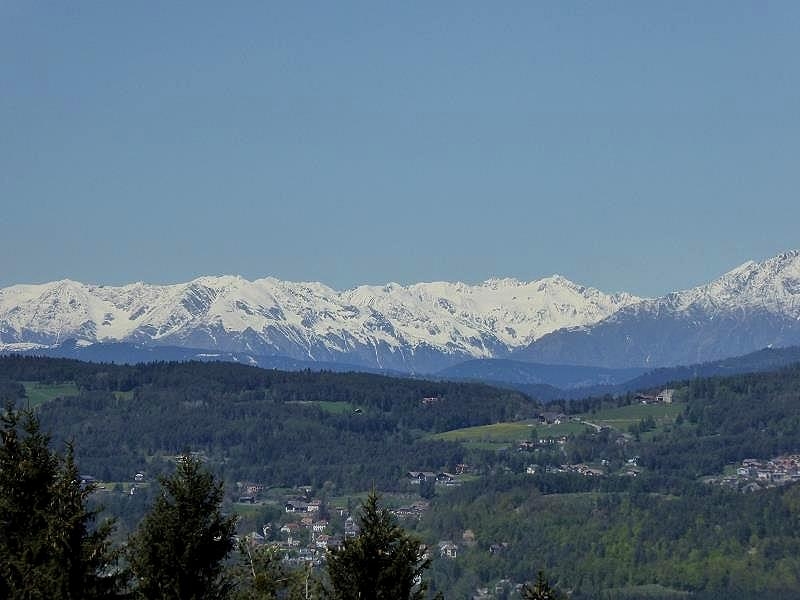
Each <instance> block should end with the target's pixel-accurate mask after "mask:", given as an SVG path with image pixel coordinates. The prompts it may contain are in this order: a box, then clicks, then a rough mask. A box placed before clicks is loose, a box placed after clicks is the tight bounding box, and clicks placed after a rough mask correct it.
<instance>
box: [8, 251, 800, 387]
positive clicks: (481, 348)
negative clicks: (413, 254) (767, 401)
mask: <svg viewBox="0 0 800 600" xmlns="http://www.w3.org/2000/svg"><path fill="white" fill-rule="evenodd" d="M66 339H75V340H77V341H78V343H79V344H93V343H98V342H129V343H132V344H138V345H150V346H179V347H185V348H197V349H212V350H214V351H220V352H240V353H251V354H257V355H260V356H283V357H287V358H289V359H292V360H299V361H310V362H323V363H347V364H351V365H354V366H356V367H363V368H372V369H380V370H395V371H402V372H408V373H435V372H437V371H440V370H441V369H444V368H447V367H449V366H452V365H455V364H457V363H460V362H463V361H464V360H469V359H484V358H511V359H513V360H520V361H526V362H539V363H546V364H568V365H581V366H593V367H603V368H655V367H662V366H673V365H679V364H693V363H698V362H704V361H708V360H715V359H719V358H724V357H725V356H734V355H741V354H746V353H747V352H751V351H754V350H757V349H759V348H763V347H765V346H769V345H775V346H790V345H795V344H800V252H799V251H797V250H792V251H788V252H784V253H782V254H779V255H777V256H775V257H772V258H770V259H767V260H765V261H763V262H760V263H759V262H754V261H748V262H746V263H744V264H742V265H740V266H739V267H736V268H734V269H732V270H730V271H728V272H727V273H725V274H723V275H722V276H721V277H719V278H717V279H715V280H713V281H712V282H710V283H708V284H705V285H701V286H696V287H694V288H690V289H688V290H682V291H677V292H672V293H670V294H666V295H664V296H660V297H657V298H639V297H636V296H634V295H632V294H629V293H626V292H622V293H617V294H608V293H605V292H602V291H600V290H597V289H595V288H591V287H586V286H583V285H580V284H578V283H574V282H572V281H570V280H569V279H566V278H564V277H562V276H559V275H553V276H551V277H545V278H542V279H538V280H534V281H530V282H524V281H520V280H517V279H513V278H505V279H488V280H486V281H484V282H483V283H480V284H475V285H470V284H464V283H460V282H454V283H453V282H444V281H440V282H430V283H416V284H410V285H406V286H403V285H400V284H396V283H388V284H386V285H383V286H379V285H362V286H358V287H355V288H351V289H349V290H345V291H342V292H340V291H336V290H334V289H333V288H331V287H328V286H326V285H324V284H322V283H316V282H288V281H282V280H279V279H276V278H274V277H265V278H261V279H256V280H254V281H248V280H246V279H244V278H242V277H239V276H232V275H225V276H219V277H215V276H203V277H198V278H196V279H194V280H192V281H189V282H186V283H179V284H169V285H151V284H146V283H143V282H137V283H133V284H129V285H126V286H103V285H92V284H83V283H80V282H75V281H72V280H68V279H65V280H60V281H56V282H51V283H45V284H31V285H15V286H10V287H7V288H3V289H0V350H30V349H35V348H37V347H39V348H44V347H52V346H57V345H58V344H59V343H61V342H62V341H64V340H66Z"/></svg>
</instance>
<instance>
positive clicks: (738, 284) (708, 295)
mask: <svg viewBox="0 0 800 600" xmlns="http://www.w3.org/2000/svg"><path fill="white" fill-rule="evenodd" d="M797 344H800V253H798V252H787V253H785V254H781V255H779V256H777V257H775V258H772V259H770V260H768V261H765V262H763V263H752V262H751V263H746V264H744V265H742V266H741V267H739V268H737V269H734V270H733V271H731V272H729V273H726V274H725V275H723V276H722V277H721V278H719V279H717V280H716V281H714V282H712V283H710V284H708V285H705V286H700V287H697V288H693V289H691V290H686V291H683V292H676V293H673V294H669V295H667V296H664V297H661V298H656V299H651V300H643V301H641V302H638V303H636V304H633V305H630V306H627V307H623V308H621V309H620V310H619V311H617V312H616V313H615V314H614V315H612V316H610V317H609V318H607V319H605V320H603V321H600V322H599V323H596V324H594V325H589V326H586V327H576V328H565V329H562V330H559V331H555V332H553V333H550V334H547V335H545V336H543V337H542V338H540V339H538V340H536V341H535V342H533V343H532V344H530V345H529V346H528V347H527V348H524V349H520V350H518V351H516V352H513V353H512V356H513V358H514V359H516V360H524V361H538V362H547V363H555V364H572V365H593V366H602V367H614V368H623V367H659V366H672V365H678V364H693V363H699V362H704V361H709V360H715V359H718V358H724V357H726V356H737V355H742V354H746V353H748V352H753V351H755V350H757V349H760V348H764V347H766V346H776V347H781V346H791V345H797Z"/></svg>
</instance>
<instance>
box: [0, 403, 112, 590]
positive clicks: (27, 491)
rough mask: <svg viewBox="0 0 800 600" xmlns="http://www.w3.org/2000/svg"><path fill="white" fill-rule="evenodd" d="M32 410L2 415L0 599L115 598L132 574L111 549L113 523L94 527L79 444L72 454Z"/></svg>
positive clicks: (9, 406)
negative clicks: (55, 445) (53, 443)
mask: <svg viewBox="0 0 800 600" xmlns="http://www.w3.org/2000/svg"><path fill="white" fill-rule="evenodd" d="M49 443H50V438H49V436H48V435H46V434H45V433H43V432H42V431H41V429H40V425H39V421H38V419H37V418H36V416H35V415H34V414H33V413H32V412H28V411H22V412H18V411H16V410H14V408H13V406H11V405H8V406H7V407H6V408H5V410H4V412H3V413H2V416H0V597H2V598H9V599H29V598H30V599H33V598H54V599H56V598H74V599H79V598H80V599H83V598H85V599H91V598H111V597H115V596H118V595H120V593H121V589H122V588H123V586H124V583H125V578H124V576H123V574H122V573H121V572H120V571H119V569H118V568H117V566H116V559H117V552H115V551H113V550H112V549H111V544H110V541H109V535H110V534H111V531H112V529H113V525H112V524H111V523H110V522H106V523H103V524H102V525H100V526H99V527H98V528H96V529H92V523H93V522H94V520H95V519H96V516H97V511H93V510H89V509H88V508H87V501H88V498H89V495H90V494H91V493H92V492H93V491H94V488H93V487H92V486H82V485H81V482H80V478H79V475H78V469H77V467H76V466H75V460H74V455H73V452H72V448H71V447H69V446H68V448H67V452H66V455H65V456H63V457H62V456H60V455H59V454H57V453H56V452H54V451H52V450H51V449H50V447H49Z"/></svg>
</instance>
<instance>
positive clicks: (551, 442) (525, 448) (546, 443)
mask: <svg viewBox="0 0 800 600" xmlns="http://www.w3.org/2000/svg"><path fill="white" fill-rule="evenodd" d="M566 443H567V436H565V435H560V436H558V437H542V438H537V439H535V440H520V441H519V442H517V451H518V452H533V451H534V450H537V449H538V448H552V447H554V446H563V445H564V444H566Z"/></svg>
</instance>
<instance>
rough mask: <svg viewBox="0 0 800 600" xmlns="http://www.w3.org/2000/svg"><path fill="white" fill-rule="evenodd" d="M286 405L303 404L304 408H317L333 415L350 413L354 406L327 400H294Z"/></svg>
mask: <svg viewBox="0 0 800 600" xmlns="http://www.w3.org/2000/svg"><path fill="white" fill-rule="evenodd" d="M286 404H304V405H306V406H310V405H313V406H319V407H320V408H321V409H322V410H324V411H325V412H329V413H331V414H334V415H341V414H346V413H351V412H353V411H354V410H355V406H353V405H352V404H350V403H349V402H331V401H329V400H296V401H293V402H287V403H286Z"/></svg>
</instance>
